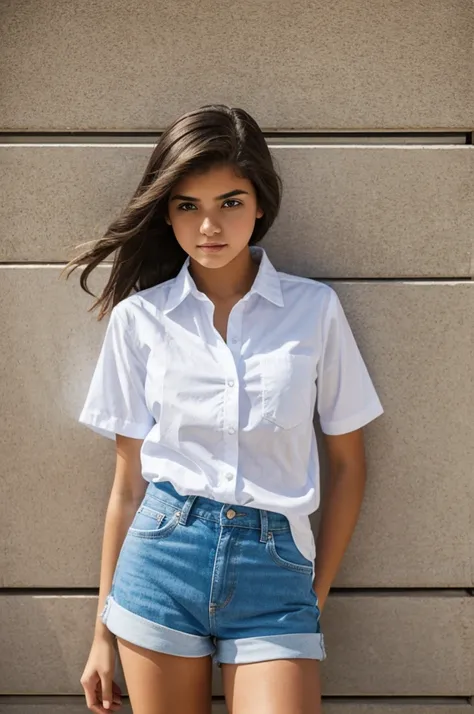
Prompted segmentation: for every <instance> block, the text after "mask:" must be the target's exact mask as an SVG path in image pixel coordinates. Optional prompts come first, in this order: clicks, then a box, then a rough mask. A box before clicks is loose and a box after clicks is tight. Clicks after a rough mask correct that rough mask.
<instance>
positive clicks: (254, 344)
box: [66, 105, 383, 714]
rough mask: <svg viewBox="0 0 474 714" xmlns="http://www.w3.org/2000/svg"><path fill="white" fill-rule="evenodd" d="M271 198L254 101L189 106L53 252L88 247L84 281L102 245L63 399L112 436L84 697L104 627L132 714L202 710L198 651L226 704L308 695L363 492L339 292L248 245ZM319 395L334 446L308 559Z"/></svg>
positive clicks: (289, 703) (106, 705)
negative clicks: (78, 382) (94, 229)
mask: <svg viewBox="0 0 474 714" xmlns="http://www.w3.org/2000/svg"><path fill="white" fill-rule="evenodd" d="M280 201H281V179H280V177H279V176H278V174H277V173H276V171H275V168H274V165H273V163H272V158H271V155H270V153H269V150H268V147H267V144H266V142H265V139H264V136H263V134H262V132H261V130H260V128H259V126H258V125H257V123H256V122H255V121H254V119H253V118H252V117H251V116H249V114H247V113H246V112H245V111H243V110H242V109H235V108H231V107H227V106H224V105H208V106H204V107H201V108H199V109H197V110H195V111H190V112H188V113H186V114H185V115H183V116H182V117H180V118H178V119H177V120H176V121H175V122H174V123H173V124H172V125H171V126H170V127H169V128H167V129H166V131H165V132H164V133H163V135H162V136H161V138H160V140H159V142H158V144H157V146H156V147H155V149H154V151H153V153H152V155H151V158H150V160H149V163H148V165H147V167H146V170H145V173H144V175H143V178H142V179H141V181H140V184H139V186H138V188H137V190H136V192H135V195H134V196H133V198H132V199H131V201H130V203H129V205H128V207H127V208H126V210H125V211H124V212H123V214H122V215H121V216H120V217H119V218H117V220H115V221H114V222H113V223H112V224H111V226H110V227H109V229H108V230H107V232H106V234H105V236H104V237H103V238H102V239H101V240H99V241H98V242H97V243H95V244H94V246H93V247H92V248H91V249H89V250H88V251H87V252H84V253H82V254H81V255H79V256H78V257H77V258H76V259H75V260H73V261H71V262H70V263H68V265H67V266H66V268H68V267H71V272H72V270H74V269H75V268H76V267H78V266H79V265H81V264H85V265H86V267H85V269H84V270H83V272H82V274H81V286H82V287H83V288H84V289H85V290H87V292H89V294H92V293H91V292H90V291H89V289H88V287H87V276H88V275H89V273H90V272H91V270H93V269H94V268H95V267H96V266H97V265H98V264H99V263H101V262H102V261H103V260H104V258H106V257H107V256H108V255H109V254H111V253H112V252H113V251H117V253H116V255H115V256H114V262H113V266H112V269H111V272H110V277H109V279H108V281H107V283H106V285H105V287H104V289H103V291H102V294H101V295H100V297H99V298H97V300H96V302H95V303H94V305H93V306H92V308H91V309H93V308H94V307H96V305H99V306H100V315H99V319H101V318H102V317H103V316H104V315H105V314H106V313H107V311H108V309H109V308H111V309H110V310H109V312H110V319H109V322H108V325H107V328H106V332H105V337H104V340H103V344H102V348H101V351H100V355H99V357H98V362H97V364H96V367H95V372H94V374H93V377H92V382H91V384H90V388H89V392H88V394H87V398H86V401H85V404H84V407H83V409H82V412H81V414H80V417H79V421H80V422H81V423H82V424H85V425H87V426H88V427H90V428H91V429H92V430H94V431H95V432H97V433H99V434H102V435H104V436H106V437H108V438H110V439H114V440H115V441H116V469H115V478H114V482H113V486H112V490H111V495H110V501H109V504H108V508H107V515H106V521H105V528H104V541H103V549H102V565H101V576H100V592H99V603H98V619H97V624H96V628H95V636H94V639H93V644H92V648H91V652H90V655H89V659H88V661H87V664H86V667H85V670H84V673H83V676H82V678H81V684H82V686H83V688H84V690H85V696H86V702H87V706H88V708H89V709H90V710H91V711H94V712H106V711H115V710H116V709H117V708H118V707H119V706H120V694H121V693H120V690H119V688H118V686H117V684H116V683H115V682H113V681H112V678H113V672H114V664H115V663H116V660H115V642H116V643H117V648H118V652H119V655H120V659H121V662H122V667H123V670H124V675H125V680H126V684H127V690H128V693H129V696H130V701H131V705H132V707H133V712H134V714H161V713H163V714H165V713H166V714H184V712H185V713H186V714H204V713H206V714H209V712H210V711H211V675H212V661H213V660H214V661H215V662H216V663H217V664H218V665H219V666H220V667H221V672H222V681H223V686H224V690H225V697H226V704H227V708H228V710H229V712H231V714H250V713H251V714H254V712H258V713H259V714H288V713H289V712H291V713H292V714H296V713H297V712H298V714H306V713H307V714H309V712H312V714H314V713H315V712H316V711H320V676H319V662H320V661H321V660H323V659H324V658H325V656H326V652H325V647H324V640H323V634H322V632H321V628H320V614H321V612H322V610H323V608H324V604H325V602H326V599H327V596H328V592H329V589H330V587H331V583H332V581H333V580H334V577H335V575H336V573H337V571H338V568H339V565H340V563H341V560H342V557H343V554H344V552H345V549H346V547H347V545H348V543H349V540H350V538H351V535H352V532H353V530H354V527H355V524H356V521H357V517H358V513H359V509H360V505H361V500H362V496H363V489H364V481H365V455H364V443H363V433H362V427H363V426H364V425H365V424H367V423H368V422H370V421H371V420H373V419H375V418H376V417H377V416H379V415H380V414H382V413H383V408H382V406H381V403H380V401H379V398H378V396H377V393H376V391H375V388H374V386H373V383H372V381H371V378H370V376H369V374H368V371H367V369H366V366H365V363H364V361H363V359H362V356H361V354H360V352H359V350H358V347H357V345H356V342H355V340H354V337H353V334H352V332H351V329H350V327H349V325H348V322H347V319H346V317H345V314H344V312H343V309H342V307H341V303H340V301H339V299H338V296H337V294H336V292H335V291H334V290H333V289H332V288H331V287H329V286H328V285H326V284H325V283H322V282H318V281H315V280H311V279H309V278H304V277H299V276H296V275H291V274H288V273H285V272H281V271H277V270H276V269H275V268H274V266H273V265H272V263H271V261H270V259H269V257H268V255H267V254H266V252H265V250H264V249H263V248H262V247H260V246H258V245H257V244H258V243H259V241H261V239H262V238H263V237H264V236H265V235H266V233H267V232H268V230H269V228H270V227H271V225H272V224H273V222H274V220H275V218H276V216H277V214H278V210H279V207H280ZM288 241H289V242H292V243H294V248H293V250H298V247H297V236H288ZM133 291H135V292H133ZM94 297H95V296H94ZM315 407H316V408H317V411H318V413H319V418H320V423H321V429H322V432H323V434H324V438H325V445H326V447H327V455H328V461H329V465H330V482H329V485H328V488H327V491H326V492H325V499H324V504H323V510H322V519H321V523H320V530H319V533H318V543H317V545H318V547H317V553H318V555H317V559H316V558H315V556H316V548H315V542H314V537H313V533H312V530H311V524H310V521H309V518H308V516H309V515H310V514H311V513H313V512H314V511H315V510H316V509H317V508H318V506H319V503H320V489H319V459H318V452H317V445H316V438H315V433H314V425H313V418H314V409H315Z"/></svg>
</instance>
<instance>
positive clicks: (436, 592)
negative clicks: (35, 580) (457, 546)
mask: <svg viewBox="0 0 474 714" xmlns="http://www.w3.org/2000/svg"><path fill="white" fill-rule="evenodd" d="M98 594H99V588H98V587H31V588H27V587H18V588H15V587H4V588H0V596H7V595H32V596H36V595H39V596H48V595H55V596H57V597H62V596H65V597H83V596H91V595H98ZM329 594H330V595H344V596H348V597H351V596H352V595H398V596H400V597H412V596H419V595H428V596H429V595H432V596H434V597H438V596H446V595H449V596H460V597H461V596H462V597H465V596H466V595H468V596H473V595H474V589H473V588H472V587H471V586H470V585H466V586H465V587H459V586H456V587H453V588H449V587H417V586H415V587H413V588H409V587H406V586H404V587H399V588H397V587H354V588H341V587H334V588H331V590H330V593H329Z"/></svg>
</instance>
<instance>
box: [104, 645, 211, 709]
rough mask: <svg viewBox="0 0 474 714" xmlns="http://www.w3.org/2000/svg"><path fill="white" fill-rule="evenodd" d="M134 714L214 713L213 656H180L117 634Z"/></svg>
mask: <svg viewBox="0 0 474 714" xmlns="http://www.w3.org/2000/svg"><path fill="white" fill-rule="evenodd" d="M117 646H118V651H119V655H120V660H121V662H122V667H123V673H124V676H125V682H126V685H127V692H128V695H129V697H130V704H131V707H132V711H133V714H183V712H186V714H211V701H212V699H211V698H212V659H211V657H210V656H206V657H176V656H174V655H169V654H164V653H163V652H155V651H153V650H149V649H145V648H143V647H138V646H137V645H134V644H132V643H131V642H127V641H126V640H123V639H121V638H120V637H117Z"/></svg>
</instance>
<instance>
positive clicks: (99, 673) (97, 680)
mask: <svg viewBox="0 0 474 714" xmlns="http://www.w3.org/2000/svg"><path fill="white" fill-rule="evenodd" d="M116 656H117V655H116V652H115V647H114V643H113V639H109V638H106V637H95V638H94V641H93V643H92V647H91V651H90V654H89V659H88V660H87V664H86V666H85V668H84V672H83V674H82V677H81V680H80V681H81V684H82V687H83V689H84V692H85V695H86V704H87V708H88V709H90V710H91V711H92V712H95V714H106V713H107V712H115V711H117V710H118V709H120V707H121V706H122V699H121V697H122V691H121V689H120V687H119V686H118V684H117V683H116V682H114V681H113V679H112V677H113V672H114V668H115V658H116ZM107 705H108V706H107Z"/></svg>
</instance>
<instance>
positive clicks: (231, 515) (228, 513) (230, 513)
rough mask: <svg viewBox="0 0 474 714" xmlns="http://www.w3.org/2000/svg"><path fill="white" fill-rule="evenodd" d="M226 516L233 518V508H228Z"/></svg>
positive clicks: (234, 514)
mask: <svg viewBox="0 0 474 714" xmlns="http://www.w3.org/2000/svg"><path fill="white" fill-rule="evenodd" d="M226 515H227V518H235V516H236V513H235V511H234V509H233V508H229V510H228V511H227V513H226Z"/></svg>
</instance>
